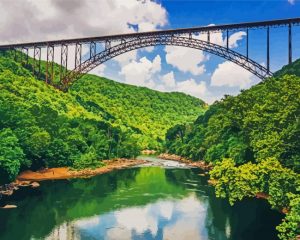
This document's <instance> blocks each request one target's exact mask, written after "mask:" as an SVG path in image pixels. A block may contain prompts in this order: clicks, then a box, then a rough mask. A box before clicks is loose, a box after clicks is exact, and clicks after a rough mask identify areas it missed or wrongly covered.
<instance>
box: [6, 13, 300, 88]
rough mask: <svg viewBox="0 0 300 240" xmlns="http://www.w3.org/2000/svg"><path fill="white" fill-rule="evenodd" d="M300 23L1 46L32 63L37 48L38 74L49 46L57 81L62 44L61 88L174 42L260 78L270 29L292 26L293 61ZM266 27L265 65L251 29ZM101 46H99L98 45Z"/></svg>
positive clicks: (49, 77) (265, 70)
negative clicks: (233, 45)
mask: <svg viewBox="0 0 300 240" xmlns="http://www.w3.org/2000/svg"><path fill="white" fill-rule="evenodd" d="M298 25H300V18H293V19H282V20H273V21H263V22H251V23H238V24H226V25H216V26H206V27H195V28H184V29H173V30H163V31H152V32H142V33H131V34H120V35H111V36H101V37H90V38H79V39H67V40H56V41H45V42H32V43H21V44H10V45H2V46H0V50H5V51H7V50H10V51H13V52H14V53H15V59H16V60H18V59H17V57H18V54H17V52H18V51H21V52H22V53H25V59H23V58H24V56H23V55H24V54H21V55H20V56H21V59H20V60H21V62H22V63H24V60H25V63H26V64H28V61H29V50H30V49H33V59H34V61H33V67H32V71H33V74H35V75H40V73H41V52H42V49H46V56H47V57H46V72H45V80H46V82H47V83H50V84H51V83H53V79H54V56H55V49H56V48H57V47H58V48H60V52H59V54H60V60H61V61H60V63H61V66H60V76H59V77H60V81H61V83H62V85H61V86H60V87H59V88H62V89H63V90H66V89H67V88H68V87H69V86H70V84H72V83H73V82H74V81H76V80H77V79H79V78H80V77H82V76H83V75H84V74H86V73H88V72H89V71H91V70H92V69H94V68H95V67H97V66H98V65H100V64H102V63H104V62H106V61H108V60H110V59H112V58H114V57H116V56H118V55H121V54H123V53H126V52H129V51H132V50H136V49H139V48H144V47H149V46H158V45H172V46H180V47H188V48H193V49H198V50H203V51H205V52H208V53H211V54H214V55H217V56H220V57H222V58H224V59H227V60H229V61H231V62H233V63H235V64H237V65H239V66H241V67H242V68H244V69H246V70H247V71H249V72H251V73H253V74H254V75H256V76H257V77H258V78H260V79H264V78H266V77H270V76H272V75H273V74H272V72H271V70H270V29H271V28H272V29H274V30H276V29H277V28H278V27H287V29H288V36H287V37H288V46H287V48H288V61H289V63H291V62H292V26H298ZM256 29H264V30H266V35H265V37H266V60H267V61H266V62H267V65H266V67H265V66H262V65H261V64H259V63H257V62H256V61H254V60H253V59H251V58H249V30H256ZM237 30H244V31H246V33H247V34H246V54H245V55H244V54H241V53H238V52H236V51H233V50H231V49H230V47H229V34H230V32H234V31H237ZM214 32H221V33H222V34H223V33H224V32H225V34H226V46H221V45H217V44H215V43H212V42H211V40H210V35H211V33H214ZM203 33H204V34H206V35H207V41H203V40H200V39H199V38H197V35H199V34H203ZM83 45H88V46H89V56H88V57H87V58H86V59H85V60H84V61H83V60H82V59H83V56H82V47H83ZM99 45H100V46H104V49H103V50H102V51H98V49H99ZM70 46H74V47H75V48H74V51H75V55H74V56H75V59H73V60H74V63H75V68H74V69H72V70H68V60H69V57H68V51H69V47H70ZM97 46H98V47H97Z"/></svg>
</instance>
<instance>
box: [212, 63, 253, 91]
mask: <svg viewBox="0 0 300 240" xmlns="http://www.w3.org/2000/svg"><path fill="white" fill-rule="evenodd" d="M255 80H256V78H255V77H254V76H253V75H252V73H250V72H248V71H246V70H245V69H243V68H242V67H240V66H238V65H236V64H235V63H233V62H230V61H225V62H223V63H221V64H219V65H218V67H217V69H216V70H215V71H214V73H213V74H212V76H211V86H217V87H221V86H228V87H239V88H240V89H242V88H246V87H249V86H250V85H251V84H253V82H254V81H255Z"/></svg>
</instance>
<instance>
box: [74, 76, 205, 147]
mask: <svg viewBox="0 0 300 240" xmlns="http://www.w3.org/2000/svg"><path fill="white" fill-rule="evenodd" d="M71 94H72V95H73V96H75V97H76V99H77V101H78V102H80V103H81V104H82V106H84V107H85V108H86V109H88V110H89V111H92V112H93V113H95V114H97V115H99V114H101V113H102V112H103V111H104V112H105V113H107V114H106V116H103V117H104V118H105V119H106V120H108V121H109V122H111V123H112V124H118V125H125V126H128V127H131V128H133V129H135V130H136V131H137V132H138V133H141V137H140V138H139V140H138V141H139V145H140V146H141V147H142V148H144V149H145V148H152V149H153V148H154V149H155V148H157V147H158V146H159V145H158V143H161V142H163V141H164V138H165V134H166V132H167V129H169V128H170V127H172V126H174V125H176V124H181V123H184V122H193V121H194V120H195V119H196V118H197V116H198V115H199V114H201V113H203V112H204V109H205V103H204V102H203V101H201V100H200V99H197V98H194V97H191V96H189V95H186V94H183V93H162V92H158V91H154V90H151V89H148V88H145V87H137V86H132V85H128V84H122V83H118V82H114V81H111V80H108V79H105V78H100V77H98V76H93V75H86V76H85V77H83V78H82V79H80V80H79V81H77V82H75V84H74V85H73V86H72V88H71Z"/></svg>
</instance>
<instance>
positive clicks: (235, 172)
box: [210, 158, 300, 240]
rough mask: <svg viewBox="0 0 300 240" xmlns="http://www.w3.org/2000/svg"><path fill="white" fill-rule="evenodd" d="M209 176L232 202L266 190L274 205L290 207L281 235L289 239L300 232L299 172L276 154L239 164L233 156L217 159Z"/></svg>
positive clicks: (281, 226) (216, 187) (279, 227)
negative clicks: (256, 161)
mask: <svg viewBox="0 0 300 240" xmlns="http://www.w3.org/2000/svg"><path fill="white" fill-rule="evenodd" d="M210 177H211V180H212V182H215V183H216V184H215V190H216V195H217V196H218V197H221V198H228V199H229V202H230V204H231V205H233V204H234V203H235V202H236V201H238V200H242V199H243V198H245V197H253V196H255V195H256V194H257V193H264V194H266V196H268V202H269V203H270V205H271V206H272V207H273V208H276V209H278V210H281V209H287V211H288V213H287V215H286V218H285V220H284V222H283V223H282V224H281V225H279V226H278V227H277V230H278V231H279V232H280V234H279V237H280V238H281V239H284V240H290V239H295V238H296V236H297V235H298V234H299V233H300V232H299V225H300V175H299V174H297V173H295V172H293V171H292V170H291V169H288V168H285V167H283V166H282V165H281V164H280V162H279V161H278V160H276V159H275V158H268V159H266V160H262V161H261V162H260V163H258V164H253V163H246V164H243V165H240V166H236V164H235V162H234V161H233V160H232V159H224V160H223V161H222V162H218V163H216V165H215V167H214V169H213V170H211V171H210Z"/></svg>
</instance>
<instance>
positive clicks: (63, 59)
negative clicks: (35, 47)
mask: <svg viewBox="0 0 300 240" xmlns="http://www.w3.org/2000/svg"><path fill="white" fill-rule="evenodd" d="M67 71H68V45H64V44H63V45H61V52H60V74H59V75H60V81H62V80H63V78H64V76H66V74H67Z"/></svg>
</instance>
